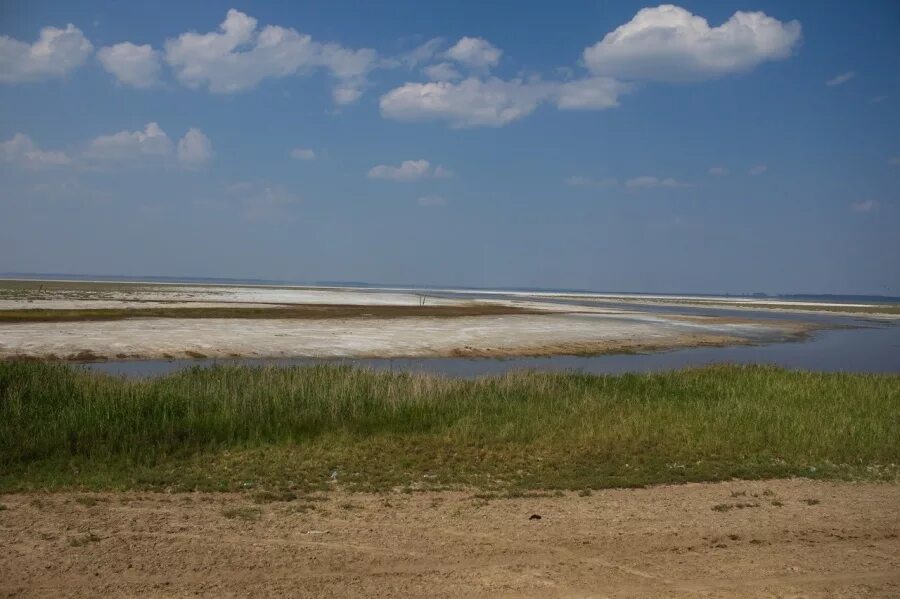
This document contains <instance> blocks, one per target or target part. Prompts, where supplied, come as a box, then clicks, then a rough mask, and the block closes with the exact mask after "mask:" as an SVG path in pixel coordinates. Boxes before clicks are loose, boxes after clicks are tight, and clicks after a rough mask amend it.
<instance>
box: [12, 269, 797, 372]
mask: <svg viewBox="0 0 900 599" xmlns="http://www.w3.org/2000/svg"><path fill="white" fill-rule="evenodd" d="M0 289H2V291H3V293H2V294H0V311H2V310H33V309H44V310H73V309H75V310H78V309H84V310H89V309H90V310H103V309H123V308H124V309H128V312H127V314H126V315H124V316H123V315H121V314H119V315H117V316H116V317H115V319H108V320H104V319H99V320H88V319H85V320H77V319H76V320H67V321H65V322H3V323H0V358H9V357H29V358H49V357H56V358H64V359H93V358H98V359H135V358H183V357H201V356H203V357H348V358H359V357H387V358H392V357H426V356H435V357H436V356H472V357H477V356H492V357H502V356H528V355H549V354H592V353H609V352H621V351H635V350H653V349H668V348H676V347H689V346H698V345H728V344H741V343H750V342H773V341H783V340H786V339H790V338H795V337H796V336H798V335H800V334H802V333H803V332H804V331H805V330H807V328H808V327H807V326H806V325H803V324H801V323H795V322H789V321H783V320H782V321H764V320H748V319H740V318H732V319H727V318H704V317H697V316H690V317H688V316H685V315H680V314H678V313H677V309H675V310H673V312H672V313H671V314H651V313H642V312H637V311H630V310H624V309H617V308H610V307H605V306H597V305H590V304H582V305H576V304H573V303H572V302H571V297H569V296H566V298H565V301H559V302H554V301H552V296H547V295H546V294H540V293H536V294H528V293H523V292H515V293H510V294H508V295H500V294H487V297H484V296H481V295H475V294H472V295H471V296H469V297H460V296H457V297H440V296H437V295H435V293H436V292H429V291H426V290H405V291H397V290H369V289H364V290H361V289H349V288H333V289H329V288H299V287H268V286H259V287H252V286H213V285H209V286H207V285H157V284H122V283H115V284H103V283H80V282H79V283H69V284H67V283H62V282H53V283H49V282H47V283H44V282H30V283H27V284H25V283H20V284H18V286H16V287H0ZM326 304H327V305H331V306H341V305H344V306H372V307H373V310H372V313H371V314H367V313H365V312H363V313H361V315H360V316H359V317H352V318H350V317H348V318H324V317H323V318H317V317H316V318H304V319H299V318H290V317H273V318H254V319H241V318H228V317H225V318H219V317H215V318H213V317H209V318H198V317H168V316H170V315H168V314H166V315H163V316H165V317H161V316H157V317H148V316H147V315H142V313H141V310H142V309H147V308H159V307H173V308H178V307H191V308H207V307H208V308H223V307H224V308H229V307H231V308H238V307H240V308H247V307H273V306H302V305H326ZM498 304H499V305H503V306H509V307H510V308H515V309H521V310H523V313H521V314H520V313H513V314H503V315H478V316H468V315H461V316H452V317H435V316H427V317H424V316H418V315H417V314H416V310H417V309H419V308H420V307H425V306H429V307H434V306H469V307H477V306H478V305H498ZM384 306H406V307H409V308H410V309H409V310H405V311H404V312H403V313H402V314H400V315H399V316H398V315H394V316H383V315H379V310H378V309H377V308H378V307H384ZM524 310H529V311H531V312H535V311H540V312H541V313H525V312H524ZM513 311H516V310H513ZM214 316H221V314H216V315H214Z"/></svg>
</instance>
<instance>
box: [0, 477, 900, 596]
mask: <svg viewBox="0 0 900 599" xmlns="http://www.w3.org/2000/svg"><path fill="white" fill-rule="evenodd" d="M0 504H2V505H3V506H4V508H5V509H3V510H2V511H0V543H2V545H3V547H4V549H3V551H2V552H0V596H10V597H11V596H17V597H60V596H67V597H98V596H116V597H118V596H154V597H187V596H191V597H194V596H203V597H261V596H265V597H288V596H290V597H342V598H343V597H424V596H429V597H707V598H709V597H835V598H837V597H841V598H851V597H897V596H900V537H898V535H900V486H898V485H888V484H881V485H878V484H851V483H823V482H813V481H803V480H783V481H761V482H728V483H719V484H703V485H699V484H695V485H684V486H675V487H655V488H650V489H637V490H609V491H600V492H594V493H593V494H591V495H590V496H587V497H581V496H578V495H575V494H567V495H566V496H564V497H552V496H551V497H539V498H531V497H527V498H519V499H495V500H491V501H484V500H479V499H477V498H475V497H473V494H471V493H462V492H440V493H437V492H423V493H412V494H403V493H389V494H384V495H362V494H359V495H357V494H346V493H342V492H340V491H332V492H330V493H328V494H326V495H324V500H323V499H321V498H318V499H311V498H304V497H300V498H298V499H295V500H294V501H290V502H271V503H262V504H257V503H254V501H253V499H252V494H250V493H248V494H244V495H227V494H184V495H179V494H174V495H167V494H146V493H106V494H74V493H51V494H24V495H6V496H0ZM717 506H726V507H717ZM534 516H540V519H537V518H534Z"/></svg>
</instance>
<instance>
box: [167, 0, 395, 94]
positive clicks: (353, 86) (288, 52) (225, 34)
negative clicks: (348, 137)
mask: <svg viewBox="0 0 900 599" xmlns="http://www.w3.org/2000/svg"><path fill="white" fill-rule="evenodd" d="M165 58H166V62H167V63H168V64H169V65H170V66H171V67H172V69H173V70H174V72H175V75H176V77H177V78H178V80H179V81H181V82H182V83H183V84H185V85H187V86H188V87H193V88H199V87H206V88H207V89H209V91H211V92H213V93H235V92H240V91H244V90H247V89H250V88H252V87H255V86H256V85H258V84H259V83H260V82H261V81H263V80H264V79H267V78H279V77H286V76H289V75H294V74H297V73H307V72H311V71H313V70H316V69H319V68H324V69H326V70H327V71H328V72H330V73H331V75H332V76H333V77H334V78H335V79H336V80H337V83H336V85H335V87H334V90H333V92H332V94H333V97H334V100H335V102H337V103H338V104H348V103H351V102H354V101H356V99H357V98H359V96H360V95H361V93H362V89H363V88H364V87H365V85H366V75H367V74H368V73H369V71H371V70H372V69H373V68H375V66H376V65H377V60H378V54H377V53H376V52H375V51H374V50H371V49H360V50H353V49H350V48H345V47H343V46H341V45H339V44H335V43H321V42H317V41H314V40H313V39H312V37H311V36H309V35H307V34H303V33H299V32H297V31H296V30H294V29H290V28H286V27H279V26H277V25H267V26H265V27H263V28H261V29H259V28H257V20H256V19H254V18H253V17H251V16H248V15H246V14H244V13H242V12H240V11H238V10H235V9H231V10H229V11H228V13H227V15H226V17H225V20H224V21H223V22H222V23H221V24H220V25H219V29H218V31H213V32H210V33H195V32H189V33H184V34H182V35H180V36H179V37H177V38H175V39H170V40H167V41H166V44H165Z"/></svg>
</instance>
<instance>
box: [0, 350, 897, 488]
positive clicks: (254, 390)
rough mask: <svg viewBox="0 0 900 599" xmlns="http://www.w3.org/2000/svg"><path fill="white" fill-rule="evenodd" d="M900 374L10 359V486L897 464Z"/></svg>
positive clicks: (760, 473)
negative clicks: (173, 368) (144, 372)
mask: <svg viewBox="0 0 900 599" xmlns="http://www.w3.org/2000/svg"><path fill="white" fill-rule="evenodd" d="M898 462H900V376H896V375H857V374H816V373H806V372H791V371H786V370H782V369H778V368H773V367H738V366H727V367H725V366H720V367H710V368H703V369H692V370H683V371H676V372H667V373H660V374H642V375H635V374H629V375H622V376H592V375H582V374H549V373H518V374H509V375H505V376H501V377H493V378H483V379H477V380H458V379H448V378H442V377H436V376H428V375H415V374H403V373H384V372H382V373H375V372H371V371H366V370H359V369H353V368H350V367H335V366H313V367H302V368H300V367H295V368H276V367H267V368H248V367H235V366H219V367H215V368H209V369H200V368H198V369H193V370H188V371H183V372H181V373H178V374H175V375H171V376H168V377H164V378H158V379H148V380H125V379H119V378H113V377H108V376H103V375H97V374H90V373H86V372H82V371H79V370H77V369H75V368H73V367H70V366H66V365H61V364H52V363H40V362H3V363H0V489H16V488H33V487H36V486H49V487H60V486H62V487H66V486H89V487H156V486H172V487H176V488H223V489H225V488H237V487H241V486H247V485H264V486H268V487H284V486H301V487H302V486H321V485H323V484H325V483H326V481H327V480H328V475H329V473H330V472H331V471H332V470H337V471H338V477H339V480H340V481H342V482H344V483H346V484H348V485H351V486H354V487H359V488H386V487H391V486H397V485H411V484H421V483H423V482H427V483H428V484H444V485H457V484H465V485H476V486H488V487H490V486H500V487H519V488H521V487H528V488H536V487H542V488H561V487H562V488H582V487H602V486H611V485H638V484H647V483H654V482H670V481H681V480H714V479H719V478H727V477H732V476H742V477H752V478H755V477H766V476H783V475H807V476H841V477H846V476H853V477H867V478H893V477H896V475H897V469H896V468H897V467H896V464H897V463H898Z"/></svg>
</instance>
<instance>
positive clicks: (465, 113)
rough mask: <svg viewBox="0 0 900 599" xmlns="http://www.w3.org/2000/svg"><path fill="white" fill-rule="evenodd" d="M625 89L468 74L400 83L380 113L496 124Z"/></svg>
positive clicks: (593, 81)
mask: <svg viewBox="0 0 900 599" xmlns="http://www.w3.org/2000/svg"><path fill="white" fill-rule="evenodd" d="M629 90H630V86H629V85H628V84H624V83H621V82H618V81H615V80H612V79H607V78H605V77H594V78H587V79H576V80H573V81H566V82H565V83H559V82H554V81H542V80H540V79H530V80H525V79H521V78H515V79H509V80H504V79H500V78H498V77H490V78H487V79H479V78H477V77H469V78H467V79H464V80H462V81H459V82H451V81H433V82H430V83H405V84H404V85H402V86H400V87H398V88H395V89H393V90H391V91H389V92H388V93H386V94H385V95H383V96H382V97H381V101H380V106H381V114H382V116H384V117H385V118H389V119H394V120H397V121H410V122H415V121H446V122H448V123H449V124H450V126H451V127H455V128H461V127H501V126H503V125H507V124H509V123H511V122H513V121H515V120H518V119H520V118H522V117H525V116H528V115H529V114H531V113H532V112H534V111H535V109H537V108H538V106H540V105H541V104H543V103H547V102H553V103H555V104H556V106H557V108H560V109H563V110H576V109H581V110H588V109H590V110H602V109H605V108H612V107H614V106H618V97H619V95H620V94H622V93H625V92H627V91H629Z"/></svg>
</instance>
